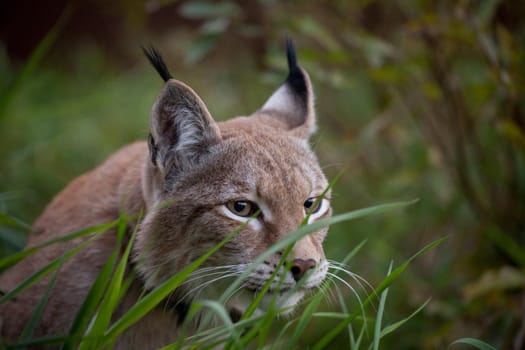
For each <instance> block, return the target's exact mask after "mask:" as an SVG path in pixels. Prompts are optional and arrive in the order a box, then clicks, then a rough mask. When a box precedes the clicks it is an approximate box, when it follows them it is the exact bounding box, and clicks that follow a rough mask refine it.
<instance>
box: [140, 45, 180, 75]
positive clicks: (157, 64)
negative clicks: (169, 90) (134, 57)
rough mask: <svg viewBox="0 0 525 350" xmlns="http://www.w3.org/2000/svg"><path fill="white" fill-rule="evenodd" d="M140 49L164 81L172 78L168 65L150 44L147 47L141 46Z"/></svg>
mask: <svg viewBox="0 0 525 350" xmlns="http://www.w3.org/2000/svg"><path fill="white" fill-rule="evenodd" d="M142 51H143V52H144V55H146V57H147V58H148V60H149V61H150V63H151V64H152V65H153V67H154V68H155V70H156V71H157V72H158V73H159V74H160V76H161V78H162V79H163V80H164V81H168V80H170V79H172V78H173V77H172V76H171V73H170V71H169V70H168V67H166V63H164V60H163V59H162V56H161V55H160V53H159V52H158V51H157V50H156V49H155V48H154V47H153V46H150V47H149V48H146V47H144V46H143V47H142Z"/></svg>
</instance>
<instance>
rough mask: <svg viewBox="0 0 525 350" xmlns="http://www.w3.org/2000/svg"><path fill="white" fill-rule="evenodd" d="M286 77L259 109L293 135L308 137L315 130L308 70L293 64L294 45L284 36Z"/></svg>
mask: <svg viewBox="0 0 525 350" xmlns="http://www.w3.org/2000/svg"><path fill="white" fill-rule="evenodd" d="M286 55H287V58H288V70H289V73H288V77H287V78H286V81H285V82H284V84H283V85H281V87H279V89H277V90H276V91H275V92H274V93H273V94H272V96H270V98H269V99H268V100H267V101H266V103H265V104H264V105H263V107H262V108H261V110H260V113H261V117H262V118H265V119H266V118H268V117H267V116H269V117H270V118H272V119H278V120H277V121H275V122H277V124H278V125H284V127H285V128H286V129H287V130H289V131H290V132H291V133H293V134H294V135H295V136H298V137H302V138H308V137H309V136H310V135H311V134H313V133H314V132H315V128H316V126H315V111H314V104H313V100H314V94H313V91H312V84H311V82H310V78H309V77H308V74H307V73H306V72H305V71H304V70H303V69H302V68H301V67H299V66H298V65H297V58H296V54H295V47H294V44H293V41H292V40H291V39H290V38H287V40H286Z"/></svg>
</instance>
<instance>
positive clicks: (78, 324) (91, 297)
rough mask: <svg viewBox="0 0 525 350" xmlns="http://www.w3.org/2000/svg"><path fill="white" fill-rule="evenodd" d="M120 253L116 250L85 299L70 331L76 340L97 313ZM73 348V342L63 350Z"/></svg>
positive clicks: (67, 344) (65, 345)
mask: <svg viewBox="0 0 525 350" xmlns="http://www.w3.org/2000/svg"><path fill="white" fill-rule="evenodd" d="M118 253H119V251H118V249H115V251H114V252H113V253H112V254H111V256H110V258H109V259H108V261H107V262H106V264H105V265H104V267H103V268H102V270H101V271H100V274H99V275H98V277H97V279H96V280H95V283H94V284H93V286H92V287H91V289H90V290H89V293H88V295H87V296H86V299H84V303H83V304H82V306H81V307H80V309H79V311H78V312H77V315H76V316H75V320H74V321H73V323H72V325H71V328H70V330H69V334H70V335H73V336H74V337H73V338H74V339H77V338H81V336H82V334H83V333H84V332H85V331H86V329H87V327H88V325H89V322H90V320H91V318H92V316H93V314H94V312H95V311H96V309H97V306H98V305H99V303H100V300H101V299H102V297H103V295H104V292H105V291H106V287H107V285H108V284H109V282H110V279H111V274H112V272H113V268H114V267H115V264H116V261H117V258H118ZM73 348H75V344H74V343H73V342H68V343H66V344H64V346H63V348H62V350H71V349H73Z"/></svg>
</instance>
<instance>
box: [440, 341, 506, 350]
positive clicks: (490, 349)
mask: <svg viewBox="0 0 525 350" xmlns="http://www.w3.org/2000/svg"><path fill="white" fill-rule="evenodd" d="M456 344H465V345H470V346H473V347H475V348H478V349H479V350H498V349H496V348H495V347H494V346H492V345H490V344H487V343H485V342H484V341H481V340H478V339H474V338H461V339H458V340H456V341H455V342H453V343H452V344H450V346H453V345H456Z"/></svg>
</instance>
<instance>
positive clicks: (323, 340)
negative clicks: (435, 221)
mask: <svg viewBox="0 0 525 350" xmlns="http://www.w3.org/2000/svg"><path fill="white" fill-rule="evenodd" d="M445 239H446V237H443V238H441V239H438V240H437V241H434V242H432V243H430V244H428V245H426V246H425V247H423V248H422V249H421V250H419V251H418V252H417V253H416V254H414V255H413V256H411V257H410V258H409V259H408V260H407V261H405V262H404V263H403V264H402V265H401V266H399V267H397V268H396V269H395V270H394V271H392V273H391V274H390V275H388V276H387V277H386V278H385V279H384V280H383V281H382V282H381V283H380V284H379V286H378V287H377V288H376V289H375V290H374V292H373V293H372V294H371V295H370V296H368V298H366V299H365V301H364V302H363V306H366V305H368V304H370V303H371V301H372V299H373V297H374V296H375V295H377V294H379V293H381V292H382V291H384V290H385V289H386V288H388V286H390V285H391V284H392V283H393V282H394V281H395V280H396V279H397V278H398V277H399V275H400V274H401V273H402V272H403V271H404V270H405V269H406V268H407V266H408V265H409V264H410V263H411V262H412V261H413V260H414V259H415V258H417V257H418V256H420V255H422V254H424V253H426V252H427V251H429V250H430V249H433V248H435V247H437V246H438V245H440V244H441V243H443V241H444V240H445ZM359 313H360V311H359V310H357V311H355V312H353V313H352V314H350V315H348V316H347V318H346V319H345V320H343V321H342V322H340V323H339V324H338V325H337V326H335V327H334V328H332V329H331V330H330V331H329V332H328V333H327V334H325V336H324V337H323V338H321V339H320V340H319V341H318V342H317V343H316V344H315V345H314V346H313V347H312V349H314V350H321V349H323V348H324V347H325V346H326V345H328V343H329V342H330V341H332V339H334V338H335V337H336V336H337V334H339V333H340V332H341V331H342V330H343V329H344V328H345V327H346V326H347V325H348V324H350V323H351V322H352V321H353V320H354V319H355V318H356V317H357V315H358V314H359Z"/></svg>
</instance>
